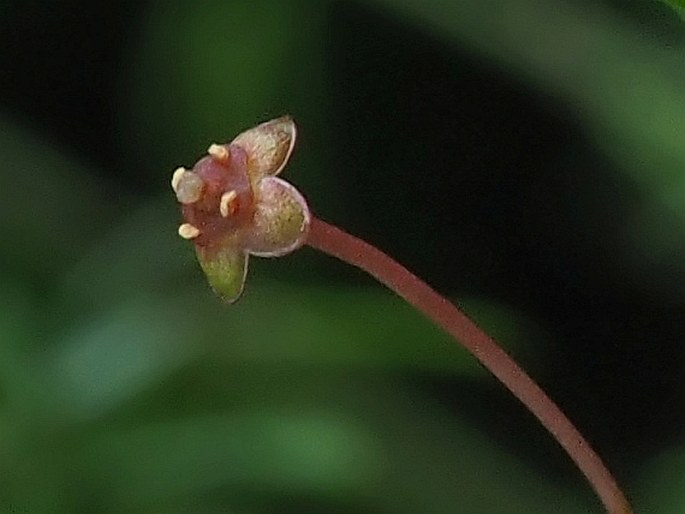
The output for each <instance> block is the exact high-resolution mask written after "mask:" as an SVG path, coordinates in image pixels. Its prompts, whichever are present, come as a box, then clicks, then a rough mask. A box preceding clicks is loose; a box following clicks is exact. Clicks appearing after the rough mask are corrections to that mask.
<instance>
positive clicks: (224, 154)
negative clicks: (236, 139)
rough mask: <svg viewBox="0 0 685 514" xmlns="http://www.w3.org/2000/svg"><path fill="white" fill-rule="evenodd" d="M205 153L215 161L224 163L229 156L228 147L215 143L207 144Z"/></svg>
mask: <svg viewBox="0 0 685 514" xmlns="http://www.w3.org/2000/svg"><path fill="white" fill-rule="evenodd" d="M207 153H208V154H209V155H211V156H212V157H213V158H214V159H216V160H217V161H219V162H224V163H225V162H228V158H229V157H230V156H231V154H230V152H229V151H228V148H226V147H225V146H223V145H217V144H215V143H212V144H211V145H209V148H208V149H207Z"/></svg>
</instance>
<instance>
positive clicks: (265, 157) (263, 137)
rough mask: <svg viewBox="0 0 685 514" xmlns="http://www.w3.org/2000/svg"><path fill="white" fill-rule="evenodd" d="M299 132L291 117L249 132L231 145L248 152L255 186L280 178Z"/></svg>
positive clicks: (272, 121) (278, 119)
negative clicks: (259, 181)
mask: <svg viewBox="0 0 685 514" xmlns="http://www.w3.org/2000/svg"><path fill="white" fill-rule="evenodd" d="M296 135H297V129H296V127H295V122H294V121H293V120H292V118H291V117H290V116H283V117H281V118H276V119H275V120H271V121H267V122H266V123H262V124H261V125H257V126H256V127H254V128H251V129H249V130H246V131H245V132H243V133H242V134H240V135H239V136H238V137H236V138H235V139H234V140H233V141H232V143H233V144H236V145H238V146H240V147H242V148H243V150H245V152H246V153H247V156H248V173H249V174H250V178H251V179H252V182H253V184H256V182H257V181H258V180H259V179H261V178H262V177H264V176H266V175H278V174H279V173H280V172H281V170H282V169H283V168H284V166H285V165H286V163H287V162H288V159H289V158H290V154H291V153H292V152H293V148H294V147H295V138H296Z"/></svg>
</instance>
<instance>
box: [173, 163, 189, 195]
mask: <svg viewBox="0 0 685 514" xmlns="http://www.w3.org/2000/svg"><path fill="white" fill-rule="evenodd" d="M185 172H186V169H185V168H183V167H181V168H176V171H174V175H173V176H172V177H171V188H172V189H173V190H174V193H178V183H179V182H180V181H181V177H182V176H183V174H184V173H185Z"/></svg>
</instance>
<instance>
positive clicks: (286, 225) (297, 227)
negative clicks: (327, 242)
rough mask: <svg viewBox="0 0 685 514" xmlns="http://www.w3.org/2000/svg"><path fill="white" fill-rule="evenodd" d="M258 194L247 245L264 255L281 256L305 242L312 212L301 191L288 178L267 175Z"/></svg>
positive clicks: (259, 185)
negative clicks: (286, 179)
mask: <svg viewBox="0 0 685 514" xmlns="http://www.w3.org/2000/svg"><path fill="white" fill-rule="evenodd" d="M254 195H255V212H254V218H253V223H252V230H251V231H250V233H249V234H248V235H247V238H246V239H247V241H246V246H245V249H246V250H247V251H248V252H249V253H251V254H253V255H258V256H260V257H278V256H280V255H285V254H286V253H290V252H292V251H293V250H296V249H297V248H299V247H300V246H302V245H303V244H304V242H305V240H306V239H307V234H308V232H309V224H310V222H311V214H310V213H309V207H307V202H306V200H305V199H304V197H303V196H302V195H301V194H300V193H299V191H298V190H297V189H295V188H294V187H293V186H292V185H290V184H289V183H288V182H286V181H285V180H282V179H280V178H277V177H264V178H263V179H262V180H260V181H259V183H258V184H257V187H256V189H255V191H254Z"/></svg>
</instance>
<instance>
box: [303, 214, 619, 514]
mask: <svg viewBox="0 0 685 514" xmlns="http://www.w3.org/2000/svg"><path fill="white" fill-rule="evenodd" d="M307 244H308V245H309V246H311V247H312V248H315V249H317V250H319V251H321V252H324V253H326V254H328V255H331V256H333V257H336V258H337V259H340V260H341V261H344V262H346V263H348V264H351V265H352V266H356V267H357V268H360V269H362V270H364V271H365V272H367V273H368V274H369V275H371V276H372V277H374V278H375V279H376V280H378V281H379V282H380V283H382V284H383V285H385V286H386V287H388V288H389V289H390V290H392V291H393V292H395V293H396V294H397V295H399V296H400V297H401V298H403V299H404V300H405V301H406V302H408V303H409V304H411V305H412V306H414V307H415V308H416V309H417V310H419V311H420V312H422V313H423V314H424V315H426V316H427V317H428V318H429V319H430V320H431V321H433V322H434V323H435V324H436V325H438V326H439V327H440V328H442V329H443V330H444V331H445V332H447V333H448V334H450V335H451V336H452V337H453V338H454V339H455V340H456V341H457V342H458V343H459V344H461V345H462V346H463V347H464V348H466V349H467V350H468V351H469V352H470V353H471V354H473V356H474V357H475V358H476V359H478V361H479V362H480V363H481V364H482V365H483V366H484V367H485V368H486V369H487V370H488V371H490V373H492V374H493V375H495V377H497V379H498V380H499V381H500V382H502V384H503V385H504V386H505V387H506V388H507V389H508V390H509V391H511V393H512V394H513V395H514V396H516V398H518V399H519V400H520V401H521V403H523V405H525V406H526V408H527V409H528V410H529V411H530V412H531V413H532V414H533V415H534V416H535V417H536V418H537V419H538V420H539V421H540V423H541V424H542V426H544V427H545V428H546V429H547V430H548V431H549V433H550V434H552V437H554V439H556V441H557V442H558V443H559V444H560V445H561V447H562V448H563V449H564V450H565V451H566V453H567V454H568V455H569V457H571V459H572V460H573V462H575V463H576V466H578V468H579V469H580V471H581V472H582V473H583V475H585V477H586V478H587V480H588V481H589V482H590V484H591V486H592V488H593V489H594V490H595V492H596V493H597V496H598V497H599V498H600V500H601V501H602V503H603V504H604V506H605V508H606V510H607V512H609V513H611V514H630V513H631V512H632V510H631V508H630V505H629V503H628V500H627V499H626V498H625V496H624V495H623V493H622V492H621V489H620V488H619V487H618V484H617V483H616V481H615V480H614V478H613V476H612V475H611V473H610V472H609V470H608V469H607V468H606V466H604V463H603V462H602V460H601V459H600V458H599V455H597V453H595V451H594V450H593V449H592V447H591V446H590V444H589V443H588V442H587V441H586V440H585V438H584V437H583V436H582V435H581V433H580V432H579V431H578V430H577V429H576V428H575V427H574V426H573V424H572V423H571V421H570V420H569V419H568V418H567V417H566V415H565V414H564V413H563V412H562V411H561V409H559V407H558V406H557V405H556V404H555V403H554V402H553V401H552V400H551V399H550V398H549V397H548V396H547V395H546V394H545V392H544V391H543V390H542V389H541V388H540V386H538V385H537V384H536V383H535V382H534V381H533V379H531V378H530V377H529V376H528V374H527V373H526V372H525V371H524V370H523V369H522V368H521V367H520V366H519V365H518V364H517V363H516V362H515V361H514V360H513V359H512V358H511V357H510V356H509V354H507V353H506V352H505V351H504V350H503V349H502V348H501V347H500V346H499V345H498V344H497V343H496V342H495V341H494V340H493V339H492V338H491V337H490V336H488V335H487V334H486V333H485V332H484V331H483V330H482V329H480V328H479V327H478V326H477V325H476V324H475V323H474V322H473V321H472V320H471V319H470V318H469V317H468V316H466V314H464V313H463V312H462V311H461V310H459V309H458V308H457V307H456V306H455V305H454V304H452V303H451V302H449V301H448V300H446V299H445V298H444V297H443V296H441V295H440V294H439V293H437V292H436V291H435V290H434V289H432V288H431V287H430V286H429V285H428V284H426V283H425V282H424V281H423V280H421V279H420V278H418V277H417V276H416V275H414V274H413V273H412V272H410V271H409V270H408V269H407V268H405V267H404V266H402V265H401V264H399V263H398V262H397V261H395V260H394V259H392V258H391V257H389V256H388V255H386V254H385V253H383V252H381V251H380V250H378V249H377V248H376V247H375V246H372V245H370V244H369V243H366V242H365V241H362V240H361V239H359V238H357V237H355V236H352V235H350V234H348V233H347V232H345V231H343V230H341V229H339V228H338V227H335V226H333V225H331V224H329V223H326V222H325V221H322V220H320V219H318V218H316V217H313V218H312V222H311V226H310V229H309V236H308V238H307Z"/></svg>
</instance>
